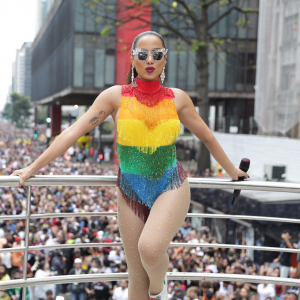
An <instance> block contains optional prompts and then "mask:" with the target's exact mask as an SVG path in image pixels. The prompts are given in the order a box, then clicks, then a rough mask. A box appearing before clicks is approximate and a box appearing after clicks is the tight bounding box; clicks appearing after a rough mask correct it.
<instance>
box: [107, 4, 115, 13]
mask: <svg viewBox="0 0 300 300" xmlns="http://www.w3.org/2000/svg"><path fill="white" fill-rule="evenodd" d="M106 10H107V11H108V12H111V11H114V10H115V7H114V6H113V5H107V6H106Z"/></svg>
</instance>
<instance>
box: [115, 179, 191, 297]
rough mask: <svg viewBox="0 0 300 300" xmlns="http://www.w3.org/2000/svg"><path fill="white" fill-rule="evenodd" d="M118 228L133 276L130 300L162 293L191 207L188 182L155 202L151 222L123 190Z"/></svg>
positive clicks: (119, 206) (131, 275)
mask: <svg viewBox="0 0 300 300" xmlns="http://www.w3.org/2000/svg"><path fill="white" fill-rule="evenodd" d="M117 196H118V225H119V231H120V235H121V239H122V242H123V247H124V251H125V256H126V262H127V266H128V274H129V286H128V293H129V295H128V300H135V299H138V300H149V296H148V288H149V285H150V293H151V295H156V294H158V293H160V292H161V291H162V289H163V280H164V277H165V274H166V272H167V269H168V265H169V256H168V254H167V250H168V247H169V244H170V242H171V241H172V239H173V237H174V235H175V234H176V232H177V231H178V229H179V228H180V227H181V226H182V224H183V222H184V220H185V218H186V214H187V212H188V209H189V205H190V198H191V194H190V186H189V183H188V180H187V179H185V180H184V182H183V183H182V185H181V186H180V187H179V188H178V189H174V190H168V191H166V192H164V193H162V194H161V195H160V196H159V197H158V198H157V199H156V200H155V202H154V204H153V206H152V208H151V210H150V214H149V217H148V220H147V222H146V223H145V224H144V223H143V221H142V220H141V219H140V218H139V217H138V216H136V215H135V214H134V212H133V211H132V210H131V209H130V207H129V206H128V205H127V203H126V202H125V199H124V198H123V197H122V194H121V192H120V191H119V188H117Z"/></svg>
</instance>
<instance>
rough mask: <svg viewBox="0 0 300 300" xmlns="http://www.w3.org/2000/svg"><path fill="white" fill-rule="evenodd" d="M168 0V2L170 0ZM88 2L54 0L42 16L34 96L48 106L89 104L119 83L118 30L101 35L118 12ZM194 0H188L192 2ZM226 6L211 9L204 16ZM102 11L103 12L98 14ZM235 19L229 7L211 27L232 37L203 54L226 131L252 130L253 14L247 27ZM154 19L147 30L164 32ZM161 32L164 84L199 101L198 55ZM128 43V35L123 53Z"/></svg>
mask: <svg viewBox="0 0 300 300" xmlns="http://www.w3.org/2000/svg"><path fill="white" fill-rule="evenodd" d="M114 1H115V2H117V0H114ZM168 1H169V3H170V4H171V2H172V1H170V0H168ZM86 2H87V1H86V0H57V1H55V2H54V4H53V6H52V7H51V10H50V11H49V14H50V15H51V14H52V18H47V20H48V22H47V24H45V23H44V24H43V26H42V27H41V29H40V31H39V33H38V35H37V37H36V39H35V41H34V44H33V47H32V100H33V101H36V102H37V103H40V104H46V103H48V104H50V105H51V104H54V103H55V102H56V99H59V101H60V105H64V104H78V105H82V104H85V105H91V104H92V103H93V100H95V98H96V97H97V96H98V95H99V93H101V92H102V91H103V90H104V89H106V88H108V87H110V86H112V85H114V84H116V75H117V74H116V70H118V66H117V65H116V61H117V60H116V57H117V55H119V54H118V53H116V52H117V51H116V49H117V31H118V28H117V27H115V26H112V28H111V30H110V32H109V35H108V36H107V37H103V36H101V35H100V32H101V31H103V30H104V31H105V30H106V25H107V22H108V21H109V20H111V19H115V18H116V11H115V9H112V7H116V3H113V2H112V3H109V4H110V5H108V6H107V5H106V6H100V4H98V5H96V6H95V7H94V8H90V7H88V6H87V5H85V4H86ZM197 2H198V1H195V0H191V1H189V3H190V4H191V5H196V3H197ZM245 7H251V8H258V0H246V4H245ZM159 9H160V11H161V12H163V13H164V16H165V18H166V19H167V20H170V18H171V14H170V13H165V12H164V9H166V8H165V7H164V6H163V5H162V4H160V7H159ZM225 9H226V8H222V9H219V8H218V9H211V11H210V12H209V15H208V18H209V22H211V21H213V20H215V19H216V18H217V17H218V16H219V15H220V14H222V13H223V12H224V10H225ZM99 11H101V15H102V16H104V17H101V18H100V17H99V14H98V12H99ZM153 11H154V10H153ZM97 16H98V17H97ZM240 17H241V14H240V13H239V12H237V11H236V10H232V11H231V13H230V14H229V15H227V16H226V17H225V18H223V19H222V20H221V21H220V22H219V23H218V24H217V25H215V26H214V27H213V28H212V29H211V32H210V33H211V35H212V36H213V35H216V36H217V37H218V38H220V39H230V40H231V41H230V44H229V46H228V47H227V49H226V51H219V52H217V53H215V52H214V51H213V49H211V50H210V51H209V53H208V59H209V73H210V76H209V97H210V103H211V105H212V106H215V108H216V109H215V126H214V127H215V128H214V129H215V130H217V131H222V132H229V130H230V127H231V126H238V128H239V129H238V132H240V133H254V131H253V123H254V120H253V114H254V84H255V64H256V43H257V19H258V16H257V14H255V13H254V14H249V21H250V24H251V26H250V27H249V28H243V27H238V26H237V25H236V24H237V22H238V20H239V18H240ZM151 18H152V20H153V22H154V23H158V24H156V25H152V27H151V30H154V31H157V32H161V29H162V28H161V27H160V26H159V22H158V21H159V19H158V18H159V17H158V15H157V14H154V13H152V16H151ZM170 22H172V25H174V26H179V25H180V24H179V20H178V19H176V20H173V21H170ZM142 30H143V31H145V30H150V29H142ZM183 33H184V34H185V36H188V37H189V38H193V37H194V35H195V33H194V32H192V30H190V29H188V30H187V31H185V32H183ZM162 35H163V36H164V37H165V41H166V44H167V48H168V49H169V52H168V64H167V66H166V79H165V82H164V85H166V86H169V87H176V88H180V89H183V90H184V91H186V92H187V93H188V94H189V95H190V97H191V98H192V100H193V101H194V104H195V105H197V104H196V102H195V100H196V93H197V91H196V90H197V88H196V87H197V86H198V84H199V70H197V68H196V65H195V63H194V61H195V60H196V59H199V58H196V57H195V53H193V52H189V53H188V52H186V51H184V50H180V51H178V50H177V47H178V45H179V44H181V45H183V46H184V44H182V41H180V40H179V39H178V37H177V36H174V35H172V34H169V35H164V34H163V33H162ZM131 43H132V41H131ZM131 43H129V41H125V45H124V47H127V51H128V47H129V48H130V47H131ZM200 59H201V58H200ZM128 60H129V57H128ZM119 61H121V60H119ZM119 67H120V66H119ZM125 79H126V76H124V83H122V84H125ZM80 99H81V100H80ZM80 101H83V102H81V103H80Z"/></svg>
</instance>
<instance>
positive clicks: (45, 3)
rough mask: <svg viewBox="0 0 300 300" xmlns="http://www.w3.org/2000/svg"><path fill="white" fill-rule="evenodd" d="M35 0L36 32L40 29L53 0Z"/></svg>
mask: <svg viewBox="0 0 300 300" xmlns="http://www.w3.org/2000/svg"><path fill="white" fill-rule="evenodd" d="M36 1H37V21H36V33H37V32H38V31H39V30H40V28H41V26H42V24H43V23H44V21H45V19H46V16H47V14H48V12H49V10H50V9H51V6H52V5H53V3H54V1H55V0H36Z"/></svg>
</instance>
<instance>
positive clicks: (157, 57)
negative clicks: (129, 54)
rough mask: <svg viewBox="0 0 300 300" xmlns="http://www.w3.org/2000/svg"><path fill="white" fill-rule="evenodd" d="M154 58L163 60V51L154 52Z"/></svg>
mask: <svg viewBox="0 0 300 300" xmlns="http://www.w3.org/2000/svg"><path fill="white" fill-rule="evenodd" d="M153 58H154V59H155V60H161V59H162V58H163V53H162V52H159V51H157V52H153Z"/></svg>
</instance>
